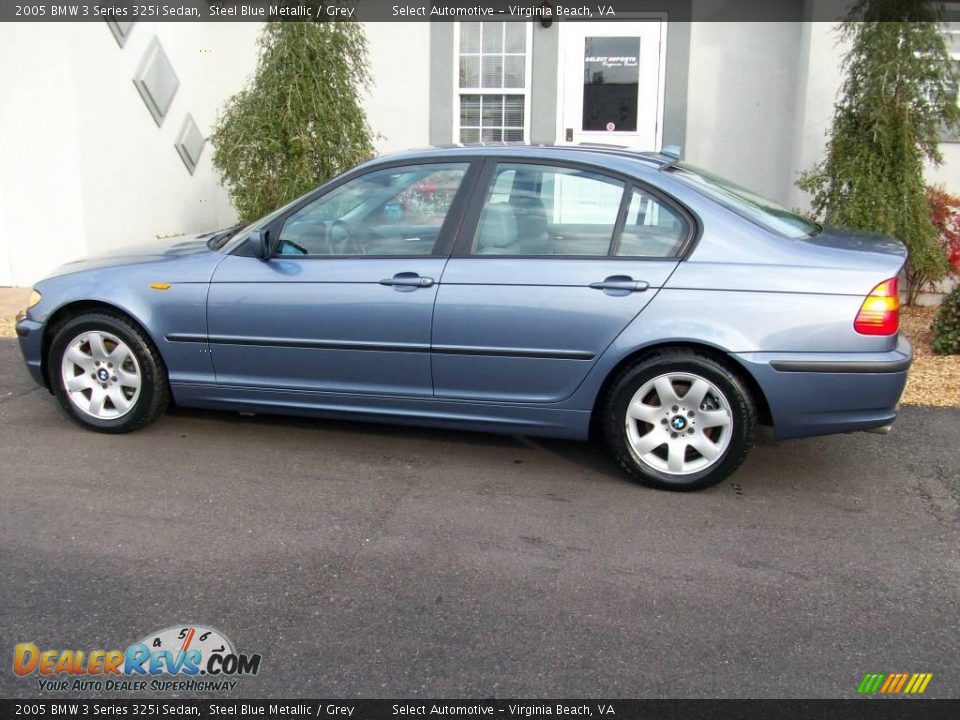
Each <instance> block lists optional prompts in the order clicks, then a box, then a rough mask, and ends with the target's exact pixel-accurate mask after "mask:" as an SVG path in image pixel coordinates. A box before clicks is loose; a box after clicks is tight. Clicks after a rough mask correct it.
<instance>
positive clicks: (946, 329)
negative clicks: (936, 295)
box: [932, 285, 960, 355]
mask: <svg viewBox="0 0 960 720" xmlns="http://www.w3.org/2000/svg"><path fill="white" fill-rule="evenodd" d="M932 330H933V351H934V352H935V353H938V354H940V355H957V354H960V285H958V286H957V287H955V288H954V289H953V291H952V292H951V293H949V294H948V295H947V296H946V297H945V298H944V299H943V304H942V305H940V309H939V310H937V315H936V317H935V318H934V319H933V328H932Z"/></svg>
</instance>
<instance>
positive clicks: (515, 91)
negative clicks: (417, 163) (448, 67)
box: [452, 20, 533, 145]
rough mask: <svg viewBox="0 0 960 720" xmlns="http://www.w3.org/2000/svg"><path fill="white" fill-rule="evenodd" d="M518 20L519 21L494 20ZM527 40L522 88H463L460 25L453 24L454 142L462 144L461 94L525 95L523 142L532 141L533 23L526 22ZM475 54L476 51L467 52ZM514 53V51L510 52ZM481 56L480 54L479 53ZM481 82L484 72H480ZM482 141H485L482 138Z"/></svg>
mask: <svg viewBox="0 0 960 720" xmlns="http://www.w3.org/2000/svg"><path fill="white" fill-rule="evenodd" d="M493 22H518V21H510V20H503V21H493ZM523 24H524V25H525V26H526V27H525V29H526V41H525V48H526V50H525V52H524V55H525V57H524V71H523V87H522V88H518V87H517V88H504V87H500V88H481V87H477V88H462V87H460V25H461V23H459V22H455V23H454V24H453V138H452V139H453V143H454V144H456V145H459V144H460V96H461V95H522V96H523V142H525V143H529V142H530V83H531V79H530V73H531V72H532V70H533V23H532V22H524V23H523ZM466 54H467V55H468V56H469V55H474V54H475V53H466ZM508 54H514V53H508ZM478 56H479V55H478ZM480 78H481V82H482V81H483V80H482V78H483V74H482V72H481V74H480ZM481 142H483V141H482V140H481Z"/></svg>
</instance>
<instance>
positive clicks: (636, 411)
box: [625, 372, 733, 475]
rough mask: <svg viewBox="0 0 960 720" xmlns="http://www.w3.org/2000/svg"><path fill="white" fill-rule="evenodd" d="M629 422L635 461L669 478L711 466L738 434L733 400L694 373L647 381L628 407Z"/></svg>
mask: <svg viewBox="0 0 960 720" xmlns="http://www.w3.org/2000/svg"><path fill="white" fill-rule="evenodd" d="M625 424H626V433H627V445H628V447H629V449H630V453H631V454H632V455H633V456H634V459H635V460H637V461H638V462H640V463H642V464H644V465H647V466H648V467H650V468H653V469H654V470H658V471H660V472H662V473H667V474H670V475H690V474H692V473H696V472H700V471H702V470H705V469H706V468H709V467H710V466H712V465H713V464H714V463H716V462H718V461H719V460H720V458H721V457H723V454H724V452H725V451H726V449H727V448H728V447H729V445H730V440H731V438H732V436H733V415H732V413H731V410H730V402H729V401H728V400H727V398H726V396H725V395H724V394H723V392H721V390H720V389H719V388H718V387H717V386H716V385H715V384H714V383H712V382H710V381H709V380H706V379H705V378H702V377H700V376H698V375H694V374H692V373H683V372H672V373H666V374H664V375H660V376H658V377H655V378H653V379H651V380H648V381H647V382H645V383H644V384H643V385H642V386H641V387H640V389H639V390H637V392H636V393H634V395H633V397H632V398H631V400H630V403H629V405H628V406H627V413H626V420H625Z"/></svg>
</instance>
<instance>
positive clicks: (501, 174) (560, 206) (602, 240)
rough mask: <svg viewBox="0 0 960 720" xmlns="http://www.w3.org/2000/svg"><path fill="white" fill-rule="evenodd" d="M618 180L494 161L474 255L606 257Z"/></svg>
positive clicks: (620, 192)
mask: <svg viewBox="0 0 960 720" xmlns="http://www.w3.org/2000/svg"><path fill="white" fill-rule="evenodd" d="M623 191H624V184H623V183H622V182H620V181H618V180H614V179H612V178H608V177H606V176H604V175H599V174H596V173H591V172H586V171H583V170H575V169H570V168H559V167H547V166H539V165H522V164H516V165H511V164H500V165H497V167H496V171H495V173H494V178H493V182H492V184H491V189H490V192H489V194H488V196H487V201H486V204H485V205H484V209H483V212H482V213H481V216H480V222H479V225H478V227H477V234H476V237H475V238H474V243H473V248H472V252H473V253H474V254H477V255H606V254H607V253H608V252H609V249H610V241H611V239H612V238H613V231H614V228H615V226H616V223H617V214H618V212H619V209H620V201H621V199H622V197H623Z"/></svg>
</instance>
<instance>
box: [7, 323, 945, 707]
mask: <svg viewBox="0 0 960 720" xmlns="http://www.w3.org/2000/svg"><path fill="white" fill-rule="evenodd" d="M0 440H2V442H0V697H25V696H37V695H38V694H40V693H39V692H38V686H37V680H36V676H35V675H34V676H31V677H28V678H20V677H17V676H15V675H14V674H13V672H12V671H11V667H12V662H11V661H12V654H13V646H14V644H16V643H20V642H28V641H29V642H35V643H37V644H38V645H39V646H41V648H42V649H45V648H58V649H63V648H72V649H89V648H99V649H114V648H116V649H123V648H125V647H127V645H128V644H130V643H131V642H134V641H135V640H137V639H139V638H141V637H143V636H145V635H147V634H148V633H150V632H151V631H154V630H158V629H160V628H165V627H168V626H171V625H178V624H181V623H202V624H205V625H209V626H212V627H214V628H217V629H219V630H221V631H223V632H224V633H225V634H226V635H227V636H229V637H230V638H231V639H232V640H233V642H234V644H235V645H236V646H237V648H238V649H239V650H241V651H243V652H246V653H260V654H262V656H263V660H262V666H261V669H260V673H259V674H258V675H257V676H255V677H245V678H243V679H242V680H241V681H240V683H239V685H238V687H237V688H236V690H235V691H233V693H227V694H226V696H227V697H230V696H237V697H240V696H242V697H288V698H290V697H343V698H357V697H403V698H416V697H532V698H536V697H557V696H560V697H770V698H777V697H855V691H856V686H857V684H858V683H859V681H860V679H861V678H862V677H863V675H864V673H866V672H932V673H933V674H934V677H933V680H932V681H931V682H930V684H929V686H928V688H927V691H926V696H928V697H960V654H958V650H960V612H958V609H960V410H952V409H932V408H916V407H907V408H905V409H904V410H903V413H902V415H901V417H900V419H899V421H898V422H897V424H896V425H895V427H894V430H893V432H892V433H891V434H890V435H888V436H886V437H881V436H877V435H869V434H864V433H858V434H851V435H843V436H836V437H827V438H816V439H810V440H799V441H790V442H783V443H776V442H774V441H773V440H772V439H771V438H770V437H769V436H768V435H764V436H763V437H762V438H761V439H760V442H759V445H758V447H756V448H755V450H754V451H753V453H752V455H751V456H750V458H749V460H748V461H747V463H746V465H745V466H744V467H743V468H742V469H741V470H740V471H739V472H738V473H737V474H736V475H735V476H734V477H733V478H732V479H731V480H730V481H728V482H725V483H723V484H722V485H720V486H718V487H716V488H713V489H711V490H708V491H704V492H700V493H693V494H675V493H667V492H659V491H655V490H648V489H645V488H643V487H640V486H637V485H633V484H631V483H630V482H628V481H627V480H626V479H625V478H624V477H623V476H622V475H621V474H620V473H619V472H618V471H617V469H616V467H615V466H614V464H613V463H612V462H611V461H610V460H609V459H608V458H607V457H606V456H605V455H604V454H603V453H602V452H598V451H597V449H596V448H594V447H592V446H591V445H589V444H586V443H571V442H561V441H543V440H536V439H525V438H521V437H498V436H493V435H481V434H467V433H458V432H438V431H434V430H419V429H409V428H399V427H393V426H376V425H361V424H355V423H337V422H326V421H309V420H290V419H283V418H275V417H266V416H258V417H255V418H249V417H240V416H238V415H234V414H229V413H214V412H199V411H187V410H175V411H172V412H170V413H168V414H167V415H165V416H164V417H163V418H161V419H160V421H158V422H157V423H155V424H154V425H152V426H151V427H149V428H147V429H146V430H143V431H141V432H138V433H135V434H132V435H126V436H109V435H100V434H96V433H92V432H87V431H84V430H82V429H81V428H79V427H77V426H75V425H74V424H73V423H72V422H70V421H69V420H67V419H66V418H65V417H64V416H63V415H62V414H61V412H60V411H59V409H58V407H57V405H56V402H55V400H54V399H53V398H52V397H51V396H50V395H49V394H48V393H47V392H46V391H45V390H42V389H38V388H36V387H35V386H34V385H33V384H32V382H31V381H30V379H29V377H28V376H27V374H26V371H25V370H24V369H23V367H22V365H21V360H20V356H19V352H18V351H17V349H16V345H15V342H14V341H13V340H0ZM114 695H115V696H125V695H123V694H120V693H116V694H114ZM184 696H187V695H184ZM218 696H221V697H222V696H223V695H218ZM51 697H55V696H51Z"/></svg>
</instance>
